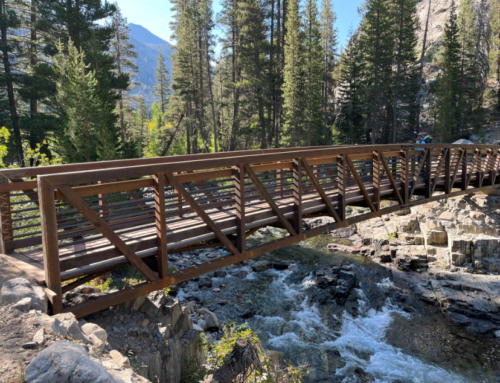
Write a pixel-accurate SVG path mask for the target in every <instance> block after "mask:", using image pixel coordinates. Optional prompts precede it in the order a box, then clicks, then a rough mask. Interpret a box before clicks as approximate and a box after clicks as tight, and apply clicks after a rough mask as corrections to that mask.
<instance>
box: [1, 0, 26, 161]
mask: <svg viewBox="0 0 500 383" xmlns="http://www.w3.org/2000/svg"><path fill="white" fill-rule="evenodd" d="M0 12H1V14H2V16H3V17H5V16H6V5H5V0H0ZM0 32H2V47H1V49H2V58H3V66H4V70H5V85H6V87H7V98H8V99H9V111H10V119H11V122H12V129H13V130H14V145H15V149H14V150H15V153H16V155H17V157H18V161H19V164H20V165H21V166H22V167H24V166H25V164H24V156H23V146H22V140H21V130H20V128H19V116H18V114H17V106H16V99H15V94H14V84H13V82H12V69H11V66H10V61H9V48H8V41H7V22H6V21H5V22H3V23H1V24H0Z"/></svg>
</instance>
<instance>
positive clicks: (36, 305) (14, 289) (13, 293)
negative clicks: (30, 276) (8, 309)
mask: <svg viewBox="0 0 500 383" xmlns="http://www.w3.org/2000/svg"><path fill="white" fill-rule="evenodd" d="M24 298H31V308H32V309H35V310H40V311H42V312H43V313H46V312H47V308H48V299H47V296H46V295H45V292H44V291H43V289H42V288H41V287H40V286H33V285H32V284H31V283H30V281H28V280H27V279H26V278H15V279H11V280H9V281H7V282H5V283H4V284H3V286H2V291H1V300H2V303H3V304H5V305H8V304H10V303H16V302H19V301H20V300H22V299H24Z"/></svg>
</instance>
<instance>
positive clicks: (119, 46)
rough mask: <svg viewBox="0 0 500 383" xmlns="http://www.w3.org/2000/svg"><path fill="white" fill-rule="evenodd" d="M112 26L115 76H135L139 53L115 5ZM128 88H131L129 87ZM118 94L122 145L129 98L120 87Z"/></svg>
mask: <svg viewBox="0 0 500 383" xmlns="http://www.w3.org/2000/svg"><path fill="white" fill-rule="evenodd" d="M111 23H112V27H113V32H114V36H113V40H112V41H111V49H110V53H111V55H112V56H113V57H114V61H115V64H116V70H115V72H116V74H117V76H121V75H122V74H127V75H128V76H129V78H134V77H137V74H136V73H137V72H138V71H139V68H138V67H137V65H136V64H135V59H136V58H138V57H139V55H138V54H137V53H136V52H135V51H134V45H133V44H131V43H130V39H129V32H130V28H129V27H128V24H127V18H126V17H123V15H122V13H121V10H120V8H118V6H117V7H116V11H115V12H114V14H113V18H112V21H111ZM128 90H131V89H130V88H129V89H128ZM118 94H119V95H120V98H119V100H118V114H119V118H120V120H119V123H120V131H121V138H122V145H123V144H125V143H126V141H127V139H126V137H127V134H126V126H125V122H124V112H123V110H124V101H125V102H126V103H127V105H130V103H131V100H130V98H129V97H128V98H127V99H126V100H124V92H123V90H122V89H118Z"/></svg>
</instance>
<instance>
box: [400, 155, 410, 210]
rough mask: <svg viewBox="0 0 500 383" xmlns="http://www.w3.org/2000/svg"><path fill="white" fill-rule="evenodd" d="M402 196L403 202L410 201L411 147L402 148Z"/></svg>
mask: <svg viewBox="0 0 500 383" xmlns="http://www.w3.org/2000/svg"><path fill="white" fill-rule="evenodd" d="M401 196H402V197H403V203H404V204H405V205H407V204H408V203H409V202H410V153H409V149H408V148H405V149H403V150H401Z"/></svg>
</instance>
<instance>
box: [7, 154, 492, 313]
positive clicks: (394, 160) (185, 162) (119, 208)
mask: <svg viewBox="0 0 500 383" xmlns="http://www.w3.org/2000/svg"><path fill="white" fill-rule="evenodd" d="M499 153H500V146H490V145H440V144H429V145H420V146H419V145H367V146H331V147H307V148H287V149H271V150H255V151H240V152H229V153H212V154H197V155H184V156H171V157H162V158H148V159H135V160H120V161H108V162H96V163H83V164H72V165H58V166H46V167H34V168H18V169H5V170H2V171H0V213H1V215H0V218H1V219H0V224H1V246H2V257H3V258H5V259H6V260H8V261H9V262H11V263H13V264H14V265H16V266H18V267H19V268H20V269H22V270H23V271H25V272H26V273H27V274H28V275H30V276H32V277H33V278H35V279H36V280H37V281H38V283H39V284H40V285H41V286H44V287H45V288H44V290H45V292H46V294H47V296H48V298H49V301H50V303H51V312H52V313H60V312H73V313H74V314H75V315H76V316H77V317H82V316H84V315H87V314H90V313H92V312H96V311H99V310H102V309H105V308H108V307H110V306H114V305H116V304H119V303H122V302H125V301H127V300H131V299H134V298H136V297H138V296H141V295H145V294H147V293H149V292H152V291H155V290H159V289H162V288H166V287H169V286H171V285H174V284H178V283H181V282H183V281H186V280H189V279H191V278H194V277H197V276H201V275H203V274H206V273H208V272H211V271H215V270H217V269H220V268H223V267H226V266H229V265H232V264H235V263H238V262H241V261H244V260H247V259H250V258H253V257H256V256H258V255H260V254H263V253H267V252H269V251H272V250H275V249H278V248H281V247H284V246H288V245H291V244H294V243H297V242H300V241H303V240H305V239H307V238H310V237H313V236H316V235H319V234H322V233H328V232H330V231H332V230H334V229H337V228H341V227H346V226H348V225H352V224H355V223H357V222H360V221H364V220H368V219H371V218H374V217H379V216H381V215H384V214H388V213H392V212H395V211H398V210H400V209H403V208H407V207H411V206H415V205H419V204H424V203H427V202H430V201H434V200H438V199H445V198H450V197H454V196H458V195H462V194H470V193H476V192H478V191H484V192H488V191H491V190H492V189H497V188H500V180H499V175H500V172H499V166H500V155H499ZM385 201H392V202H390V203H387V202H385ZM348 205H351V206H352V205H354V206H363V207H366V208H369V211H368V212H367V213H365V214H362V215H359V216H355V217H351V218H348V217H347V216H346V206H348ZM317 216H331V217H333V219H334V222H333V223H331V224H328V225H325V226H322V227H319V228H315V229H311V230H304V227H303V225H302V221H303V219H304V218H309V217H317ZM264 226H276V227H280V228H284V229H286V231H287V232H288V235H287V236H284V237H283V238H282V239H278V240H273V241H271V242H268V243H265V244H261V245H257V246H250V245H249V244H247V241H246V240H247V237H248V236H250V235H251V234H253V233H254V232H256V231H257V230H258V229H259V228H261V227H264ZM219 246H223V247H224V248H225V249H227V251H228V252H229V254H230V255H224V256H220V257H218V258H214V259H211V260H210V261H208V262H205V263H201V264H199V265H196V266H193V267H189V268H187V269H183V270H181V271H169V267H168V254H169V253H176V252H183V251H192V250H194V249H202V248H210V247H219ZM126 263H129V264H131V265H133V266H134V267H135V268H137V270H138V271H139V272H140V273H142V275H143V276H144V279H145V280H146V282H144V283H141V284H138V285H136V286H133V287H129V288H126V289H124V290H121V291H118V292H114V293H109V294H106V295H105V296H103V297H101V298H100V299H98V300H95V301H88V302H84V303H81V304H78V305H74V306H68V307H64V306H63V303H62V295H63V294H64V293H65V292H68V291H70V290H72V289H74V288H76V287H77V286H80V285H82V284H84V283H86V282H88V281H90V280H92V279H95V278H97V277H99V276H102V275H103V274H106V273H108V272H110V271H111V270H113V269H115V268H117V267H119V266H120V265H123V264H126ZM152 265H154V266H157V267H151V266H152ZM155 270H157V271H155Z"/></svg>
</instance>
